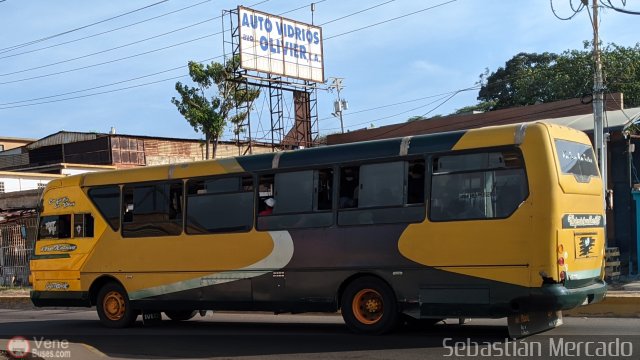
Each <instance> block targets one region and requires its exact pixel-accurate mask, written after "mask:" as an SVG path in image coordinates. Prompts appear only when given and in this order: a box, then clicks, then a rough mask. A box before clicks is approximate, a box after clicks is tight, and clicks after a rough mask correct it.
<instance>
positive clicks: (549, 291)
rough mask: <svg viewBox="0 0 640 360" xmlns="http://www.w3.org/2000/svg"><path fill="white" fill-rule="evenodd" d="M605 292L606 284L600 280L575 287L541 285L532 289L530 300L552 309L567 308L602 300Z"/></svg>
mask: <svg viewBox="0 0 640 360" xmlns="http://www.w3.org/2000/svg"><path fill="white" fill-rule="evenodd" d="M606 294H607V284H606V283H605V282H604V281H602V280H597V281H595V282H594V283H592V284H590V285H587V286H583V287H577V288H567V287H565V286H564V285H562V284H553V285H543V286H542V287H541V288H539V289H536V290H533V291H532V293H531V297H532V300H534V301H535V302H537V303H538V304H541V303H544V304H547V305H551V308H553V309H554V310H569V309H573V308H576V307H578V306H580V305H587V304H593V303H597V302H600V301H602V299H604V297H605V295H606Z"/></svg>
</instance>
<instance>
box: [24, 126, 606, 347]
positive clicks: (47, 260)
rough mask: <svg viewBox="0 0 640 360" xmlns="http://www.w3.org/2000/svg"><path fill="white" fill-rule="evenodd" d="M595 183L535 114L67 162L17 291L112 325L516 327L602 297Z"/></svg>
mask: <svg viewBox="0 0 640 360" xmlns="http://www.w3.org/2000/svg"><path fill="white" fill-rule="evenodd" d="M601 188H602V183H601V178H600V175H599V173H598V169H597V166H596V161H595V159H594V154H593V150H592V147H591V145H590V142H589V139H588V137H587V136H586V135H585V134H584V133H582V132H579V131H576V130H573V129H570V128H567V127H562V126H558V125H553V124H549V123H545V122H535V123H524V124H518V125H508V126H498V127H487V128H481V129H474V130H468V131H459V132H450V133H441V134H431V135H420V136H411V137H405V138H397V139H388V140H379V141H370V142H363V143H356V144H346V145H337V146H326V147H318V148H312V149H304V150H297V151H290V152H280V153H271V154H261V155H253V156H244V157H236V158H227V159H220V160H210V161H202V162H195V163H185V164H174V165H163V166H155V167H145V168H137V169H128V170H117V171H108V172H100V173H88V174H82V175H76V176H70V177H67V178H63V179H57V180H53V181H51V182H50V183H49V185H48V186H47V188H46V189H45V191H44V194H43V199H42V206H41V209H40V218H39V237H38V240H37V241H36V245H35V255H34V257H33V259H32V261H31V263H30V265H31V272H32V275H31V280H32V284H33V291H32V292H31V299H32V301H33V303H34V304H35V305H36V306H86V307H90V306H96V308H97V312H98V315H99V318H100V320H101V322H102V323H104V325H106V326H108V327H116V328H120V327H126V326H129V325H131V324H132V323H133V322H134V321H136V319H137V317H138V316H139V315H140V314H143V315H145V314H159V313H160V312H165V314H166V315H167V316H168V317H169V318H171V319H173V320H187V319H190V318H191V317H193V316H194V315H195V314H196V312H197V311H198V310H242V311H245V310H246V311H250V310H260V311H272V312H274V313H283V312H292V313H297V312H309V311H313V312H336V311H340V312H341V313H342V316H343V318H344V320H345V323H346V324H347V326H348V327H349V328H350V329H351V330H353V331H355V332H360V333H383V332H388V331H390V330H391V329H393V327H394V326H395V325H396V323H398V322H399V321H400V320H402V319H414V320H420V319H422V320H424V321H431V320H434V319H442V318H448V317H456V318H473V317H487V318H501V317H508V318H509V320H510V321H511V323H513V324H516V326H519V327H520V328H521V330H522V331H521V332H522V333H524V334H526V333H527V332H530V331H531V328H527V326H526V325H527V324H526V322H527V321H528V320H530V319H531V318H532V316H531V315H532V314H547V315H548V314H551V313H555V312H558V311H561V310H565V309H571V308H575V307H577V306H580V305H583V304H588V303H593V302H597V301H600V300H601V299H602V298H603V297H604V295H605V292H606V286H605V282H604V281H603V276H604V275H603V253H604V240H605V237H604V213H603V197H602V194H601ZM533 317H535V316H533ZM548 320H549V319H544V322H546V323H547V324H548V323H549V321H548ZM554 321H555V320H554Z"/></svg>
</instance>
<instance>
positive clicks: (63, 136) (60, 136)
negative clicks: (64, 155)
mask: <svg viewBox="0 0 640 360" xmlns="http://www.w3.org/2000/svg"><path fill="white" fill-rule="evenodd" d="M98 136H104V135H102V134H96V133H81V132H69V131H59V132H57V133H55V134H52V135H49V136H47V137H43V138H42V139H40V140H37V141H34V142H32V143H31V144H29V145H27V146H26V148H27V149H29V150H33V149H38V148H41V147H44V146H51V145H60V144H69V143H73V142H78V141H86V140H95V139H96V138H97V137H98Z"/></svg>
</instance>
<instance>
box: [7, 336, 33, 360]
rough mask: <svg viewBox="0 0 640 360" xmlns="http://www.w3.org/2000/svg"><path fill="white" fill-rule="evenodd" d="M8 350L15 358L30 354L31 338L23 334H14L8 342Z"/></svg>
mask: <svg viewBox="0 0 640 360" xmlns="http://www.w3.org/2000/svg"><path fill="white" fill-rule="evenodd" d="M7 351H8V352H9V355H11V356H13V357H14V358H17V359H22V358H24V357H26V356H27V355H29V352H30V351H31V345H30V344H29V340H27V339H25V338H23V337H22V336H14V337H12V338H11V339H10V340H9V342H8V343H7Z"/></svg>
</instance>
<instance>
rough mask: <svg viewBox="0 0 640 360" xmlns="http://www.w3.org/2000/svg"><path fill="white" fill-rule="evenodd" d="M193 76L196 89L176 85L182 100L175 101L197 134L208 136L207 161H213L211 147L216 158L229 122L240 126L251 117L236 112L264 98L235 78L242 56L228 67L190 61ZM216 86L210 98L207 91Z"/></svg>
mask: <svg viewBox="0 0 640 360" xmlns="http://www.w3.org/2000/svg"><path fill="white" fill-rule="evenodd" d="M188 66H189V76H190V77H191V80H192V81H193V82H194V83H195V84H196V86H194V87H191V86H188V85H184V84H182V83H181V82H177V83H176V87H175V88H176V91H177V92H178V94H179V95H180V97H179V98H175V97H173V98H171V103H173V104H174V105H175V106H176V107H177V108H178V111H179V112H180V114H181V115H182V116H184V118H185V119H186V120H187V121H188V122H189V124H190V125H191V126H193V129H194V130H195V131H196V132H201V133H203V134H204V136H205V142H206V146H207V149H206V158H207V159H209V145H210V144H211V141H213V158H215V156H216V150H217V147H218V140H219V138H220V135H221V134H222V132H223V131H224V128H225V126H226V125H227V121H230V122H231V123H233V124H236V125H237V124H239V123H241V122H242V121H243V120H244V119H246V118H247V116H248V111H235V112H234V111H233V110H234V109H237V108H238V107H239V106H241V105H243V104H248V105H249V106H248V107H247V108H250V107H251V104H252V103H253V101H254V100H255V99H257V98H258V97H259V96H260V90H258V89H255V88H250V87H244V86H241V84H240V82H238V81H236V80H235V79H234V73H235V72H236V70H237V69H238V68H239V66H240V59H239V57H233V58H231V59H229V60H228V61H227V63H226V64H224V65H223V64H220V63H214V62H212V63H211V64H208V65H206V66H205V65H203V64H201V63H198V62H195V61H189V64H188ZM214 85H215V87H216V89H217V92H218V93H217V94H216V95H213V96H211V98H209V97H207V95H206V92H205V91H206V90H208V89H210V88H211V87H213V86H214Z"/></svg>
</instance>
